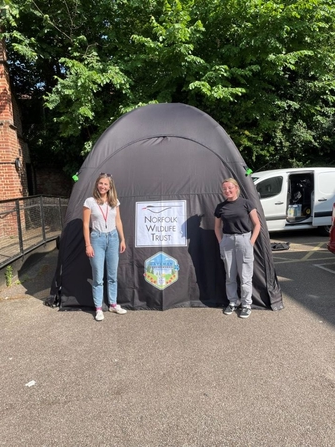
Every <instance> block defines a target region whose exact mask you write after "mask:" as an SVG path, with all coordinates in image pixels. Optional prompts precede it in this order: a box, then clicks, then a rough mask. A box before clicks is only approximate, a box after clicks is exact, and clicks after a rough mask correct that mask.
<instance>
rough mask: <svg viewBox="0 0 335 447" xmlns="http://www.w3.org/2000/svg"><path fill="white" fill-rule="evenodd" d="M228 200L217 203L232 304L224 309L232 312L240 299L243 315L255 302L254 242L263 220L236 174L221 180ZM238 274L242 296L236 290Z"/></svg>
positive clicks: (217, 227)
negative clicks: (245, 195)
mask: <svg viewBox="0 0 335 447" xmlns="http://www.w3.org/2000/svg"><path fill="white" fill-rule="evenodd" d="M222 192H223V196H224V198H225V201H224V202H222V203H219V205H218V206H217V207H216V209H215V212H214V215H215V228H214V230H215V235H216V237H217V240H218V242H219V244H220V254H221V259H222V260H223V262H224V266H225V270H226V293H227V298H228V300H229V305H228V306H227V307H226V309H225V311H224V313H225V314H226V315H231V314H232V313H233V312H234V311H235V310H236V309H237V307H238V305H239V303H240V302H241V305H242V310H241V312H240V314H239V316H240V317H241V318H248V317H249V315H250V313H251V304H252V276H253V267H254V265H253V264H254V244H255V242H256V239H257V237H258V235H259V232H260V229H261V224H260V221H259V218H258V214H257V210H256V208H255V207H254V206H253V205H252V203H251V202H250V201H249V200H247V199H243V198H242V197H240V187H239V185H238V183H237V181H236V180H235V179H233V178H228V179H226V180H224V181H223V182H222ZM237 276H239V278H240V283H241V297H240V298H239V297H238V294H237Z"/></svg>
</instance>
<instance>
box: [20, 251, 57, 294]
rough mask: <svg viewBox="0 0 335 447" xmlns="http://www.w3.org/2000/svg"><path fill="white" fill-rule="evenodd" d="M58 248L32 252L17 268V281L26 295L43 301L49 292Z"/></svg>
mask: <svg viewBox="0 0 335 447" xmlns="http://www.w3.org/2000/svg"><path fill="white" fill-rule="evenodd" d="M57 257H58V250H57V249H53V250H52V251H50V252H47V253H40V252H38V253H33V254H31V255H30V256H29V257H28V258H27V259H26V260H25V261H24V263H23V264H22V266H21V268H20V269H19V270H18V272H17V274H18V281H19V285H18V287H20V288H21V289H23V290H24V293H25V294H26V295H30V296H33V297H34V298H37V299H39V300H41V301H43V300H44V299H45V298H46V297H47V296H48V293H49V289H50V283H51V281H52V278H53V275H54V270H55V266H56V265H57ZM14 287H15V286H14Z"/></svg>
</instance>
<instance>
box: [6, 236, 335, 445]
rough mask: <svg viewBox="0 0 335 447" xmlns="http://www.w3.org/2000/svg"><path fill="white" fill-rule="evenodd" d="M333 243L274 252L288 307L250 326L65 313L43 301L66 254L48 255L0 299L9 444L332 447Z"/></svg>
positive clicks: (205, 316) (182, 312)
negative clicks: (98, 319)
mask: <svg viewBox="0 0 335 447" xmlns="http://www.w3.org/2000/svg"><path fill="white" fill-rule="evenodd" d="M296 239H297V238H296V237H293V238H292V240H296ZM277 240H278V239H277ZM282 240H287V237H286V239H285V236H284V239H282ZM306 240H307V242H306ZM322 241H323V242H322ZM326 242H327V241H326V239H325V238H323V239H319V238H317V237H314V236H313V235H312V236H308V237H305V238H301V239H299V237H298V242H297V243H292V244H291V248H290V250H288V251H285V252H274V258H275V261H276V270H277V274H278V276H279V279H280V284H281V287H282V291H283V297H284V305H285V308H284V309H283V310H280V311H277V312H272V311H267V310H253V311H252V314H251V316H250V317H249V318H248V319H247V320H243V319H240V318H238V316H237V315H236V314H233V315H231V316H226V315H223V313H222V309H211V308H208V309H203V308H199V309H197V308H196V309H194V308H192V309H171V310H168V311H164V312H159V311H129V312H128V313H127V314H126V315H116V314H111V313H106V314H105V320H104V321H103V322H96V321H95V320H94V315H93V313H87V312H59V311H58V310H57V309H52V308H50V307H46V306H44V305H43V301H42V300H43V299H44V298H46V297H47V296H48V294H49V288H50V284H51V278H52V276H53V273H54V271H55V267H56V259H57V251H56V250H54V251H52V252H50V253H48V254H46V255H45V256H44V257H43V258H42V259H39V262H38V263H37V264H35V265H34V266H32V267H30V268H28V269H27V271H26V272H25V273H22V276H23V274H24V275H25V280H24V281H23V282H22V283H21V284H15V285H13V286H12V287H10V288H7V289H5V290H1V291H0V360H1V369H0V381H1V382H0V383H1V387H0V415H1V418H0V446H6V447H7V446H8V447H21V446H24V447H35V446H43V447H54V446H55V447H56V446H61V447H63V446H64V447H65V446H66V447H67V446H76V447H77V446H78V447H85V446H106V447H263V446H264V447H333V446H335V355H334V354H335V349H334V332H335V331H334V328H335V293H334V285H335V256H334V255H332V254H331V253H329V252H328V251H327V250H326V248H325V244H326ZM321 265H322V266H321ZM320 266H321V267H320Z"/></svg>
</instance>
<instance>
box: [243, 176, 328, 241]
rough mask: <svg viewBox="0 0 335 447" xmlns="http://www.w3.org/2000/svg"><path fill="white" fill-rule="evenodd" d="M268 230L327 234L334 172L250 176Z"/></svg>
mask: <svg viewBox="0 0 335 447" xmlns="http://www.w3.org/2000/svg"><path fill="white" fill-rule="evenodd" d="M252 179H253V181H254V184H255V186H256V189H257V191H258V194H259V196H260V199H261V204H262V206H263V210H264V215H265V219H266V223H267V226H268V230H269V231H270V232H272V231H285V230H303V229H308V228H316V227H318V228H320V229H321V231H322V232H323V233H324V234H329V230H330V227H331V215H332V207H333V203H334V201H335V168H292V169H275V170H271V171H260V172H255V173H253V174H252Z"/></svg>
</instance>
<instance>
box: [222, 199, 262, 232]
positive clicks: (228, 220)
mask: <svg viewBox="0 0 335 447" xmlns="http://www.w3.org/2000/svg"><path fill="white" fill-rule="evenodd" d="M253 209H255V207H254V206H253V204H252V203H251V202H250V200H247V199H243V198H242V197H238V198H237V199H236V200H233V201H229V200H225V201H224V202H222V203H219V205H218V206H217V207H216V208H215V212H214V215H215V217H217V218H219V219H221V220H222V222H223V233H224V234H242V233H249V231H251V230H252V227H253V226H252V222H251V220H250V216H249V214H250V211H252V210H253Z"/></svg>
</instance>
